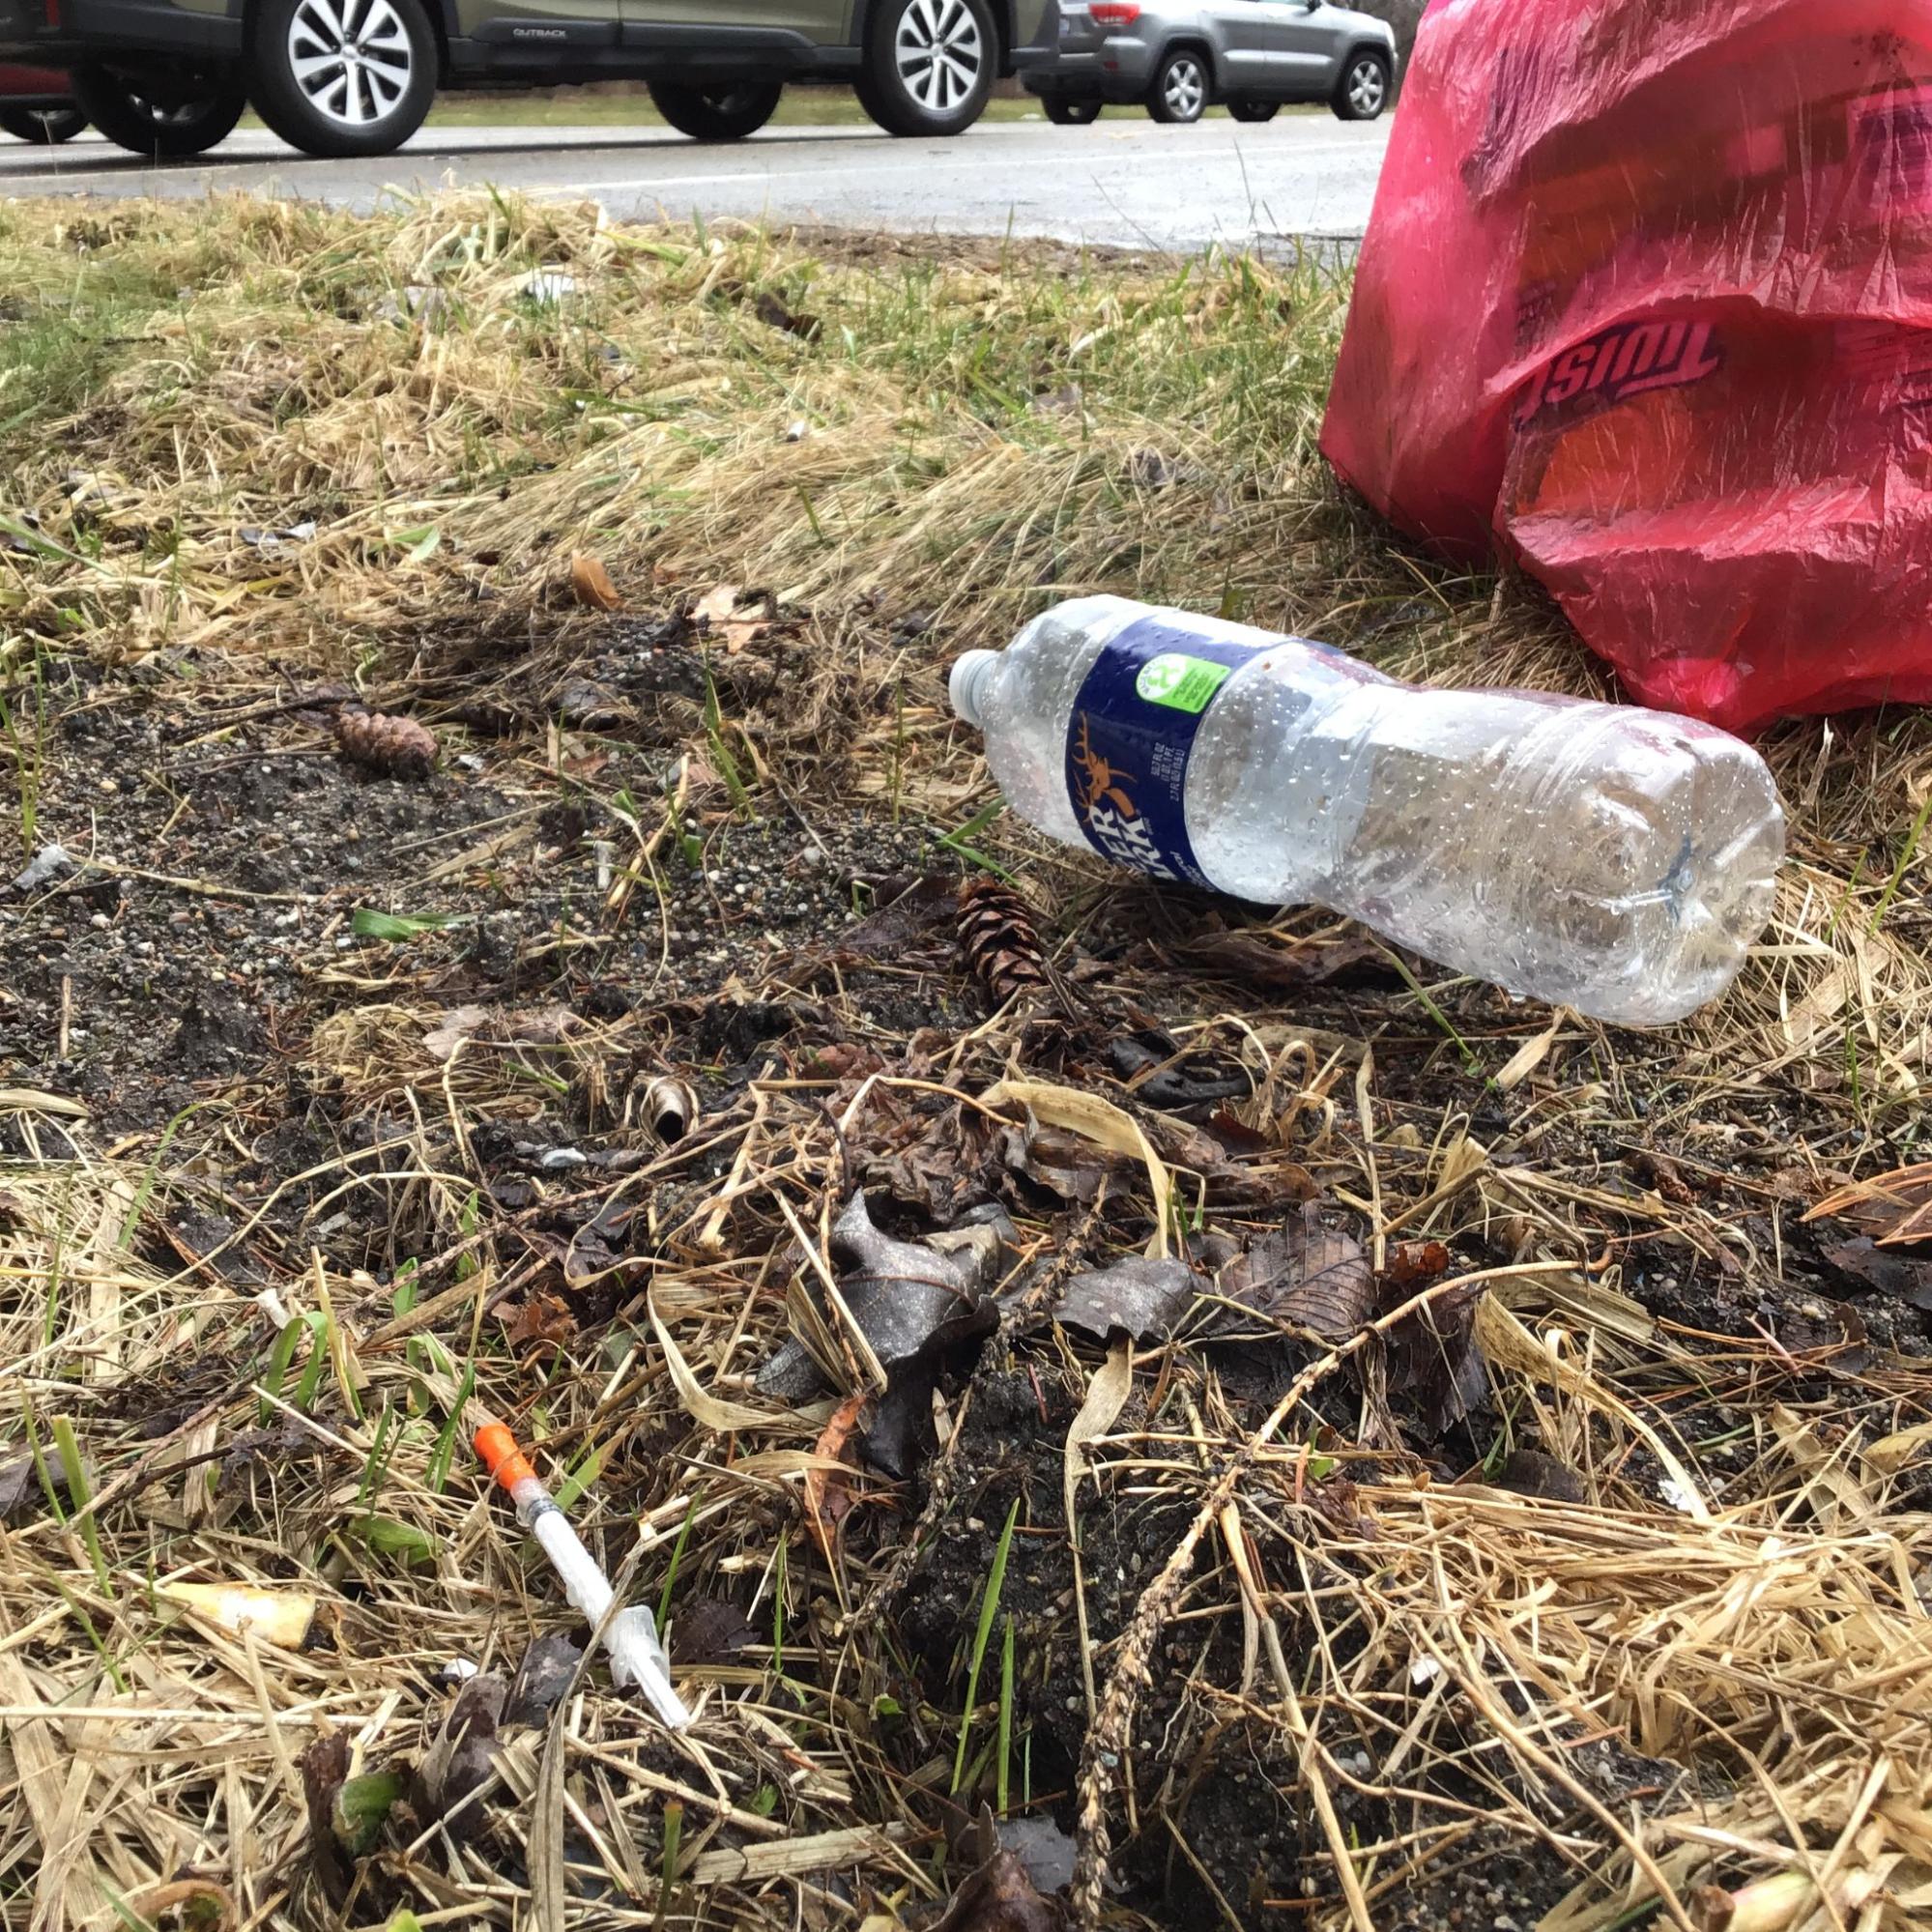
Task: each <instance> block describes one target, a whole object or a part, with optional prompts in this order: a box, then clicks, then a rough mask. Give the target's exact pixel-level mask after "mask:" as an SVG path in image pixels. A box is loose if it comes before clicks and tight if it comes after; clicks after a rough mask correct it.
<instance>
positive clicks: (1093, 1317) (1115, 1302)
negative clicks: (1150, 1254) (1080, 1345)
mask: <svg viewBox="0 0 1932 1932" xmlns="http://www.w3.org/2000/svg"><path fill="white" fill-rule="evenodd" d="M1204 1285H1205V1283H1203V1282H1202V1281H1201V1279H1200V1277H1199V1276H1198V1275H1197V1274H1196V1273H1195V1271H1194V1270H1193V1269H1192V1268H1190V1267H1189V1266H1188V1264H1187V1263H1186V1262H1185V1261H1176V1260H1172V1259H1168V1260H1164V1261H1153V1260H1148V1259H1147V1258H1146V1257H1145V1256H1144V1255H1139V1254H1136V1255H1131V1256H1129V1258H1128V1259H1126V1260H1124V1261H1115V1262H1114V1263H1113V1264H1112V1266H1111V1267H1107V1268H1096V1269H1094V1270H1093V1271H1092V1272H1091V1273H1089V1274H1084V1275H1076V1276H1075V1277H1074V1278H1073V1280H1072V1281H1070V1282H1069V1283H1067V1285H1066V1287H1065V1289H1064V1290H1063V1291H1062V1292H1061V1295H1060V1299H1059V1301H1058V1302H1057V1303H1056V1304H1055V1306H1054V1309H1053V1316H1054V1319H1055V1320H1057V1321H1058V1322H1059V1323H1060V1325H1061V1326H1062V1327H1063V1328H1077V1329H1079V1330H1080V1331H1081V1334H1083V1335H1093V1336H1099V1337H1101V1338H1103V1339H1105V1338H1106V1337H1107V1336H1108V1335H1110V1334H1111V1333H1112V1332H1113V1331H1114V1330H1115V1329H1124V1330H1125V1331H1126V1332H1127V1333H1128V1334H1129V1335H1131V1336H1133V1337H1134V1338H1135V1340H1136V1341H1139V1340H1141V1339H1143V1338H1145V1337H1147V1336H1165V1335H1171V1334H1172V1333H1173V1331H1174V1327H1175V1325H1176V1324H1177V1323H1178V1322H1179V1321H1180V1320H1181V1318H1182V1316H1184V1315H1185V1314H1186V1313H1187V1312H1188V1310H1189V1309H1191V1308H1192V1307H1193V1306H1194V1305H1195V1300H1196V1298H1197V1296H1198V1295H1199V1293H1200V1291H1201V1289H1202V1287H1203V1286H1204Z"/></svg>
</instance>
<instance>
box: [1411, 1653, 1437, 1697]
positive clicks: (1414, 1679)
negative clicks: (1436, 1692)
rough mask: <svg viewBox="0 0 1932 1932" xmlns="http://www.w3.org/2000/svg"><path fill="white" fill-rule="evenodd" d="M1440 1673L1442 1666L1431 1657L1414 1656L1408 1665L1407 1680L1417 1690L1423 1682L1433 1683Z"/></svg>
mask: <svg viewBox="0 0 1932 1932" xmlns="http://www.w3.org/2000/svg"><path fill="white" fill-rule="evenodd" d="M1441 1675H1442V1666H1441V1664H1439V1663H1438V1662H1436V1660H1435V1658H1432V1657H1419V1658H1415V1659H1414V1660H1413V1661H1412V1662H1411V1663H1410V1665H1409V1682H1410V1683H1411V1684H1413V1685H1414V1686H1415V1687H1416V1688H1417V1689H1418V1690H1420V1689H1421V1688H1422V1687H1423V1686H1424V1685H1425V1684H1433V1683H1434V1682H1435V1680H1436V1679H1437V1678H1438V1677H1440V1676H1441Z"/></svg>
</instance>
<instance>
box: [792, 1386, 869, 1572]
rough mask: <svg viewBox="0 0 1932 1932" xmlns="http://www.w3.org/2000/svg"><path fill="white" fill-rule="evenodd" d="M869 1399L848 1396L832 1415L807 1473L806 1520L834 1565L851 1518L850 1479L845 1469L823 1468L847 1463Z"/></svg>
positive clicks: (816, 1540) (821, 1435) (861, 1396)
mask: <svg viewBox="0 0 1932 1932" xmlns="http://www.w3.org/2000/svg"><path fill="white" fill-rule="evenodd" d="M866 1401H867V1398H866V1397H865V1396H863V1395H858V1396H848V1397H847V1398H846V1399H845V1400H844V1401H842V1402H841V1403H840V1404H839V1405H838V1407H837V1408H836V1409H834V1410H833V1411H832V1419H831V1421H830V1422H828V1423H827V1424H826V1425H825V1427H824V1428H823V1430H822V1432H821V1434H820V1436H819V1440H818V1444H817V1448H816V1453H815V1460H814V1462H813V1466H812V1467H811V1468H810V1469H808V1470H806V1472H805V1520H806V1522H807V1523H808V1524H810V1526H811V1530H812V1537H813V1540H814V1541H815V1542H816V1543H818V1545H819V1547H820V1548H821V1549H822V1550H823V1551H824V1552H825V1555H826V1556H827V1557H828V1558H829V1559H831V1560H832V1561H833V1562H836V1561H837V1560H838V1554H839V1540H840V1538H841V1537H842V1536H843V1535H844V1534H845V1519H846V1518H847V1516H849V1515H851V1509H852V1493H851V1476H850V1475H848V1474H847V1473H846V1472H845V1469H844V1468H843V1467H841V1468H839V1469H828V1468H826V1467H825V1466H824V1465H825V1463H827V1462H837V1463H840V1464H841V1465H843V1464H844V1463H845V1462H846V1452H847V1450H848V1449H850V1448H851V1439H852V1431H853V1430H854V1429H855V1428H857V1427H858V1422H859V1417H860V1416H861V1415H863V1414H864V1413H865V1405H866Z"/></svg>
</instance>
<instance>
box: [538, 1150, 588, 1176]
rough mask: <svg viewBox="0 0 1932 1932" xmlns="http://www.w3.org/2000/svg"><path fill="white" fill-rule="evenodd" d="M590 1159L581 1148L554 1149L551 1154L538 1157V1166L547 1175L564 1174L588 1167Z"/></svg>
mask: <svg viewBox="0 0 1932 1932" xmlns="http://www.w3.org/2000/svg"><path fill="white" fill-rule="evenodd" d="M590 1158H591V1157H590V1155H588V1154H587V1153H585V1152H584V1150H583V1149H582V1148H581V1147H553V1148H551V1150H550V1151H549V1153H547V1154H541V1155H539V1156H538V1157H537V1162H536V1165H537V1166H538V1167H539V1168H541V1169H542V1170H543V1171H544V1172H545V1173H546V1174H562V1173H568V1172H569V1170H570V1169H571V1168H581V1167H584V1166H586V1165H587V1164H588V1163H589V1161H590Z"/></svg>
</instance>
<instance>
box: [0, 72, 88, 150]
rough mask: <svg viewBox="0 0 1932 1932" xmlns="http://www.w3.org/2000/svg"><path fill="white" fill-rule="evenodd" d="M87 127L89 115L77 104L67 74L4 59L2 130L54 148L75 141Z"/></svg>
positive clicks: (0, 85)
mask: <svg viewBox="0 0 1932 1932" xmlns="http://www.w3.org/2000/svg"><path fill="white" fill-rule="evenodd" d="M86 126H87V116H86V115H85V114H83V113H82V112H81V111H80V109H79V108H78V107H76V106H75V105H74V104H73V90H72V88H71V87H70V86H69V85H68V78H67V75H66V74H64V73H60V72H56V71H55V70H54V69H52V68H46V67H10V66H8V65H7V63H6V62H5V61H0V133H7V134H12V135H13V136H14V139H15V140H16V141H32V142H33V144H34V145H35V146H36V147H37V148H50V147H53V146H54V145H55V144H56V143H58V142H61V141H71V140H72V139H73V137H74V136H75V135H76V134H77V133H79V132H80V131H81V130H82V129H83V128H85V127H86Z"/></svg>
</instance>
